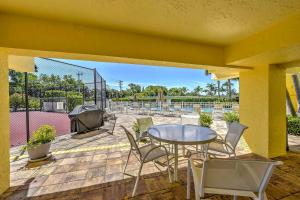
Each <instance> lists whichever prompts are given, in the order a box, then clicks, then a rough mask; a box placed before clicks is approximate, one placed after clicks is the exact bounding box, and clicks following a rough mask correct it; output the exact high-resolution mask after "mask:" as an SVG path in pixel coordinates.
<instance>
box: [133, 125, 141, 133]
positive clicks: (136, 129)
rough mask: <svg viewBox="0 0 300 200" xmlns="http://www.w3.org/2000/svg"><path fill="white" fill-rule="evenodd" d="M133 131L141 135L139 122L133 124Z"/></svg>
mask: <svg viewBox="0 0 300 200" xmlns="http://www.w3.org/2000/svg"><path fill="white" fill-rule="evenodd" d="M132 130H133V131H134V133H135V134H136V135H139V134H140V127H139V125H138V123H137V122H134V123H133V126H132Z"/></svg>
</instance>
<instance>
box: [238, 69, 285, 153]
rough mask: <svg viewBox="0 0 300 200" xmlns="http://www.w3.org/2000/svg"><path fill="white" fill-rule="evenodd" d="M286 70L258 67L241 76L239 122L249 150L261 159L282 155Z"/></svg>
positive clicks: (283, 145) (283, 146)
mask: <svg viewBox="0 0 300 200" xmlns="http://www.w3.org/2000/svg"><path fill="white" fill-rule="evenodd" d="M285 106H286V104H285V70H283V69H279V68H278V67H276V66H259V67H256V68H255V69H254V70H252V71H249V72H241V74H240V119H241V123H243V124H245V125H247V126H248V127H249V129H247V131H246V133H245V135H244V136H245V139H246V141H247V143H248V145H249V147H250V149H251V150H252V151H253V152H254V153H257V154H259V155H262V156H264V157H275V156H279V155H282V154H285V141H286V135H285V131H286V128H285Z"/></svg>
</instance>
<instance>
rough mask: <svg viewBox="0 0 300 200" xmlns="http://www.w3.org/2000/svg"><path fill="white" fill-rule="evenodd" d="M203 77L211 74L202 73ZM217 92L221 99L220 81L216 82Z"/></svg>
mask: <svg viewBox="0 0 300 200" xmlns="http://www.w3.org/2000/svg"><path fill="white" fill-rule="evenodd" d="M204 74H205V76H208V75H211V73H210V72H209V71H208V70H205V71H204ZM217 92H218V97H219V98H220V97H221V81H219V80H217Z"/></svg>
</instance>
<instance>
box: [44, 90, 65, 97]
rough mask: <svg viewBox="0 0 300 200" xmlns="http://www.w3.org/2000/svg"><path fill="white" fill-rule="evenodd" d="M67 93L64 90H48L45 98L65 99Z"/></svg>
mask: <svg viewBox="0 0 300 200" xmlns="http://www.w3.org/2000/svg"><path fill="white" fill-rule="evenodd" d="M65 96H66V92H65V91H62V90H48V91H46V92H45V97H47V98H48V97H65Z"/></svg>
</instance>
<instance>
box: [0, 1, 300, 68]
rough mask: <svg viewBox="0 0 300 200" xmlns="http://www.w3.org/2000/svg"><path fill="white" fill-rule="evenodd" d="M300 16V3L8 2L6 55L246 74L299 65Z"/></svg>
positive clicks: (3, 16)
mask: <svg viewBox="0 0 300 200" xmlns="http://www.w3.org/2000/svg"><path fill="white" fill-rule="evenodd" d="M299 13H300V2H299V1H298V0H286V1H261V0H252V1H210V0H204V1H196V0H193V1H178V0H177V1H174V0H172V1H167V0H165V1H148V0H146V1H121V0H117V1H93V0H85V1H84V0H80V1H76V3H74V2H71V1H68V0H60V1H58V0H57V1H53V0H52V1H50V0H45V1H43V2H41V1H38V0H28V1H21V0H13V1H11V0H2V1H1V2H0V26H1V29H2V30H3V31H1V33H0V36H1V37H0V47H3V48H5V50H6V51H7V52H9V53H10V54H17V55H18V54H20V55H24V54H25V55H29V56H45V57H53V56H55V57H61V58H71V59H84V60H98V61H112V62H126V63H139V64H150V65H161V66H177V67H189V68H205V69H212V70H215V68H216V67H221V68H224V67H226V68H232V66H234V65H235V66H236V67H235V69H237V67H238V68H239V69H241V66H244V67H249V66H251V67H253V66H259V65H266V64H274V63H284V62H291V61H293V60H296V59H300V41H299V40H300V39H299V37H298V35H299V34H298V33H299V31H300V30H299V29H300V28H299V27H300V20H299V19H300V15H299ZM33 38H34V40H33ZM212 67H214V68H212ZM239 69H238V70H235V73H236V72H238V71H239ZM222 70H223V69H222Z"/></svg>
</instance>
